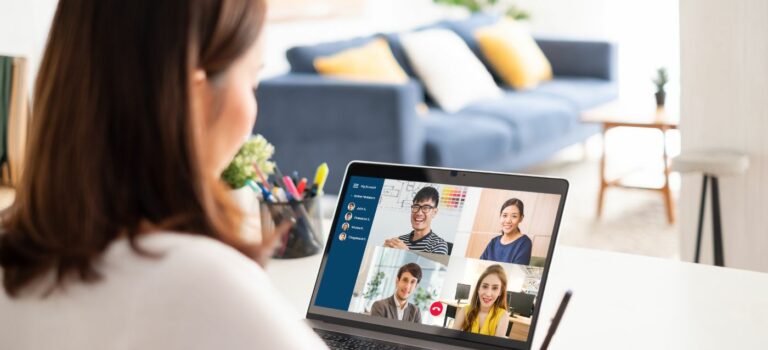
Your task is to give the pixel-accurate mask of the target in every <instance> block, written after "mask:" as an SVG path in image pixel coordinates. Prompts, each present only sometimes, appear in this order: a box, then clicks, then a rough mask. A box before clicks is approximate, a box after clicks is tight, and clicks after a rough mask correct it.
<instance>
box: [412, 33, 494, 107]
mask: <svg viewBox="0 0 768 350" xmlns="http://www.w3.org/2000/svg"><path fill="white" fill-rule="evenodd" d="M401 40H402V44H403V47H404V48H405V52H406V54H407V55H408V60H409V61H410V62H411V65H412V67H413V69H414V70H415V71H416V73H417V74H418V76H419V78H420V79H421V80H422V81H423V82H424V85H425V86H426V87H427V92H428V93H429V95H430V96H431V97H432V98H433V99H434V100H435V101H436V102H437V104H438V105H440V107H442V108H443V109H444V110H446V111H448V112H456V111H458V110H460V109H462V108H464V107H465V106H467V105H469V104H471V103H475V102H478V101H484V100H489V99H495V98H500V97H501V96H502V93H501V89H499V87H498V86H496V83H495V82H494V81H493V77H491V74H490V73H489V72H488V70H487V69H485V66H483V64H482V63H480V60H478V59H477V57H476V56H475V55H474V54H472V51H470V50H469V48H468V47H467V45H466V44H465V43H464V41H463V40H461V38H459V36H458V35H456V33H454V32H452V31H450V30H448V29H430V30H423V31H418V32H413V33H407V34H403V35H402V36H401Z"/></svg>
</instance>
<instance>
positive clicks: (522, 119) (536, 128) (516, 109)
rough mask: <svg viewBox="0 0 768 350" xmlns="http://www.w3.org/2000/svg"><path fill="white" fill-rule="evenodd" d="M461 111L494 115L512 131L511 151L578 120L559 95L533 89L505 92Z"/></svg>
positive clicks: (551, 136)
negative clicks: (498, 96)
mask: <svg viewBox="0 0 768 350" xmlns="http://www.w3.org/2000/svg"><path fill="white" fill-rule="evenodd" d="M461 113H462V114H475V115H478V114H479V115H484V116H489V117H494V118H496V119H497V120H499V121H502V122H504V123H505V124H506V125H507V127H508V128H510V129H511V131H512V132H513V144H512V148H513V150H514V151H525V150H526V149H527V148H530V147H535V146H536V145H538V144H540V143H543V142H546V141H548V140H551V139H554V138H557V137H559V136H562V135H564V134H566V133H567V132H568V131H569V130H570V129H571V128H572V127H573V125H574V124H575V123H576V122H577V120H578V110H577V109H576V108H575V107H574V106H573V104H572V103H571V102H569V101H567V100H566V99H564V98H562V97H557V96H550V95H547V94H542V93H537V92H535V91H519V92H516V91H509V90H508V91H506V92H505V94H504V97H503V98H501V99H497V100H490V101H483V102H482V103H476V104H472V105H470V106H468V107H466V108H464V109H463V110H461Z"/></svg>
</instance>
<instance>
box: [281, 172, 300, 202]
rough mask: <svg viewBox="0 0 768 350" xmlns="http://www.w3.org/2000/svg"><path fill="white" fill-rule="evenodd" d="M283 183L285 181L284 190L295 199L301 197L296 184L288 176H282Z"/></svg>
mask: <svg viewBox="0 0 768 350" xmlns="http://www.w3.org/2000/svg"><path fill="white" fill-rule="evenodd" d="M283 183H285V191H286V192H288V194H290V195H291V196H292V197H293V198H294V199H296V200H299V199H301V198H300V197H301V195H299V191H298V190H297V189H296V185H294V184H293V180H291V178H290V177H288V176H286V177H284V178H283Z"/></svg>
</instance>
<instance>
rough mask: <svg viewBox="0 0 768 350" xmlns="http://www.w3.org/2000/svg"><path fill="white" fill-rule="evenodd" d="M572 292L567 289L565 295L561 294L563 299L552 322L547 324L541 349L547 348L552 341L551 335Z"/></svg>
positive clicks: (555, 329) (545, 349)
mask: <svg viewBox="0 0 768 350" xmlns="http://www.w3.org/2000/svg"><path fill="white" fill-rule="evenodd" d="M572 294H573V292H572V291H570V290H568V291H566V292H565V295H563V300H561V301H560V306H558V307H557V312H556V313H555V318H553V319H552V324H550V325H549V330H548V331H547V336H546V337H545V338H544V342H543V343H542V344H541V350H547V348H548V347H549V342H550V341H552V337H553V336H554V335H555V331H557V326H558V325H560V319H562V318H563V314H564V313H565V307H566V306H568V301H569V300H571V295H572Z"/></svg>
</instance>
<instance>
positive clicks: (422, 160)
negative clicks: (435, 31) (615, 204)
mask: <svg viewBox="0 0 768 350" xmlns="http://www.w3.org/2000/svg"><path fill="white" fill-rule="evenodd" d="M497 19H498V18H497V17H495V16H490V15H476V16H473V17H470V18H469V19H466V20H461V21H443V22H438V23H435V24H433V25H431V26H428V27H429V28H433V27H439V28H448V29H450V30H453V31H454V32H456V33H457V34H458V35H459V36H460V37H461V38H462V39H464V41H465V42H466V43H467V45H468V46H469V47H470V49H471V50H472V51H473V52H474V53H475V54H476V55H477V56H478V57H479V58H480V59H481V61H483V63H484V64H485V65H486V67H488V69H489V71H491V72H493V70H492V69H491V68H490V66H489V65H488V64H487V62H486V61H485V60H484V59H483V56H482V55H481V54H480V50H479V47H478V45H477V43H476V42H475V40H474V39H473V36H472V32H473V31H474V30H475V29H476V28H478V27H479V26H484V25H488V24H491V23H494V22H495V21H496V20H497ZM381 36H383V37H385V38H386V39H387V41H388V43H389V45H390V47H391V48H392V51H393V54H394V56H395V58H396V59H397V61H398V63H399V64H400V65H401V66H402V68H403V69H404V70H405V72H406V73H407V74H408V75H409V76H410V77H411V79H410V81H409V82H408V83H406V84H377V83H364V82H355V81H348V80H340V79H333V78H329V77H324V76H321V75H319V74H317V72H316V71H315V70H314V67H313V65H312V62H313V61H314V59H315V58H316V57H318V56H325V55H330V54H333V53H336V52H339V51H341V50H344V49H347V48H351V47H357V46H360V45H362V44H365V43H367V42H369V41H370V40H373V39H375V38H377V37H381ZM536 41H537V43H538V44H539V46H540V47H541V49H542V51H543V52H544V54H545V55H546V56H547V58H548V59H549V61H550V63H551V64H552V68H553V73H554V79H553V80H551V81H548V82H545V83H542V84H541V85H540V86H539V87H537V88H536V89H534V90H529V91H515V90H513V89H511V88H509V87H505V86H504V85H501V84H500V86H502V87H503V90H504V97H503V98H501V99H498V100H492V101H484V102H481V103H476V104H473V105H470V106H467V107H466V108H464V109H462V110H460V111H459V112H457V113H447V112H445V111H443V110H441V109H440V108H438V107H436V106H435V105H434V104H433V103H432V102H431V101H430V99H429V97H428V96H427V95H426V94H425V92H424V88H423V87H422V84H421V83H420V82H419V80H418V78H417V77H416V75H415V73H414V71H413V69H412V68H411V66H410V64H409V63H408V60H407V58H406V56H405V53H404V52H403V48H402V46H401V44H400V42H399V39H398V35H397V34H379V35H375V36H371V37H364V38H355V39H351V40H346V41H339V42H333V43H324V44H318V45H312V46H302V47H294V48H292V49H290V50H289V51H288V52H287V57H288V61H289V63H290V65H291V71H290V72H289V73H287V74H285V75H282V76H278V77H274V78H271V79H266V80H264V81H262V82H261V84H260V86H259V88H258V91H257V93H256V95H257V100H258V104H259V118H258V121H257V123H256V127H255V128H254V133H260V134H262V135H264V137H266V138H267V140H269V141H270V142H272V143H273V144H274V145H275V147H276V152H275V156H274V159H275V160H276V161H277V164H278V165H279V166H280V168H281V169H282V170H283V171H284V172H285V171H292V170H298V171H299V172H300V173H301V174H303V175H304V176H307V177H310V176H311V175H312V172H313V171H314V169H315V167H316V166H317V165H318V164H319V163H321V162H323V161H325V162H328V165H329V166H330V170H331V172H330V176H329V178H328V182H327V184H326V192H330V193H337V191H338V189H339V186H340V184H341V181H342V176H343V172H344V169H345V167H346V164H347V163H348V162H349V161H351V160H354V159H361V160H372V161H383V162H395V163H407V164H422V165H433V166H443V167H460V168H470V169H482V170H494V171H519V170H521V169H524V168H525V167H528V166H531V165H533V164H536V163H538V162H541V161H543V160H546V159H547V158H548V157H551V156H552V155H553V154H555V153H556V152H557V151H559V150H561V149H562V148H564V147H567V146H569V145H572V144H575V143H578V142H581V141H584V140H585V139H587V138H588V137H590V136H592V135H594V134H596V133H598V132H599V131H600V129H599V126H597V125H592V124H582V123H580V122H579V113H580V111H582V110H584V109H586V108H590V107H593V106H596V105H599V104H602V103H605V102H608V101H610V100H613V99H615V98H616V97H617V95H618V87H617V84H616V72H615V70H616V47H615V45H613V44H611V43H608V42H600V41H575V40H558V39H544V38H537V39H536ZM494 77H495V78H496V79H497V80H498V77H496V76H494ZM424 102H426V103H427V105H428V106H429V111H428V113H427V114H426V115H423V114H422V113H419V112H417V105H418V104H421V103H424Z"/></svg>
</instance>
